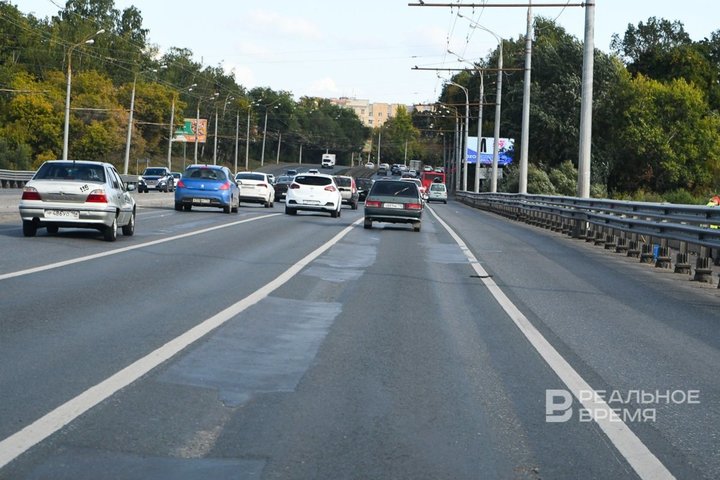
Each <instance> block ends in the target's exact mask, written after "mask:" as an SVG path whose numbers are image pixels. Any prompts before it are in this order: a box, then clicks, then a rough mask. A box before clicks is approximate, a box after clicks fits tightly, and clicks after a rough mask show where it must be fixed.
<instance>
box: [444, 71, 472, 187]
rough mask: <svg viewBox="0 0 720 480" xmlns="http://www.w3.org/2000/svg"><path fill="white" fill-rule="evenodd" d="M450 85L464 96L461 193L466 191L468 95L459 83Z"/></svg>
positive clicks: (468, 124) (466, 90) (468, 123)
mask: <svg viewBox="0 0 720 480" xmlns="http://www.w3.org/2000/svg"><path fill="white" fill-rule="evenodd" d="M449 83H450V84H451V85H455V86H456V87H458V88H460V89H461V90H462V91H463V93H464V94H465V133H464V138H463V146H462V148H463V150H462V152H463V154H462V163H463V165H462V167H463V168H462V170H463V173H462V189H463V191H467V180H468V175H467V169H468V158H467V147H468V127H469V126H470V95H468V89H467V88H465V87H463V86H462V85H460V84H459V83H455V82H453V81H450V82H449Z"/></svg>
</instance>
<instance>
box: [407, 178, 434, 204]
mask: <svg viewBox="0 0 720 480" xmlns="http://www.w3.org/2000/svg"><path fill="white" fill-rule="evenodd" d="M400 181H401V182H412V183H414V184H415V185H417V187H418V190H420V196H421V197H422V199H423V200H427V198H428V197H427V188H426V187H425V186H423V184H422V182H421V181H420V179H418V178H401V179H400Z"/></svg>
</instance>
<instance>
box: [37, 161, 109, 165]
mask: <svg viewBox="0 0 720 480" xmlns="http://www.w3.org/2000/svg"><path fill="white" fill-rule="evenodd" d="M45 163H81V164H83V165H112V163H108V162H98V161H97V160H48V161H46V162H45Z"/></svg>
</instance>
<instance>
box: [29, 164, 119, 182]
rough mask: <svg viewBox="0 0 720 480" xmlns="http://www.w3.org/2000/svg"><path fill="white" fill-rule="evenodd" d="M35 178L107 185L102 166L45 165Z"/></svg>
mask: <svg viewBox="0 0 720 480" xmlns="http://www.w3.org/2000/svg"><path fill="white" fill-rule="evenodd" d="M33 178H34V179H36V180H78V181H82V182H100V183H105V169H104V168H103V167H102V165H83V164H79V163H73V162H68V163H45V164H43V166H42V167H40V169H39V170H38V171H37V173H36V174H35V177H33Z"/></svg>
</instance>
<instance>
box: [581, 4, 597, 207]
mask: <svg viewBox="0 0 720 480" xmlns="http://www.w3.org/2000/svg"><path fill="white" fill-rule="evenodd" d="M594 31H595V3H593V2H592V1H590V2H587V3H586V4H585V45H584V49H583V76H582V99H581V101H580V149H579V150H580V152H579V157H578V197H581V198H589V197H590V153H591V151H590V150H591V144H592V97H593V64H594V58H593V55H594V53H595V47H594V45H593V37H594Z"/></svg>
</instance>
